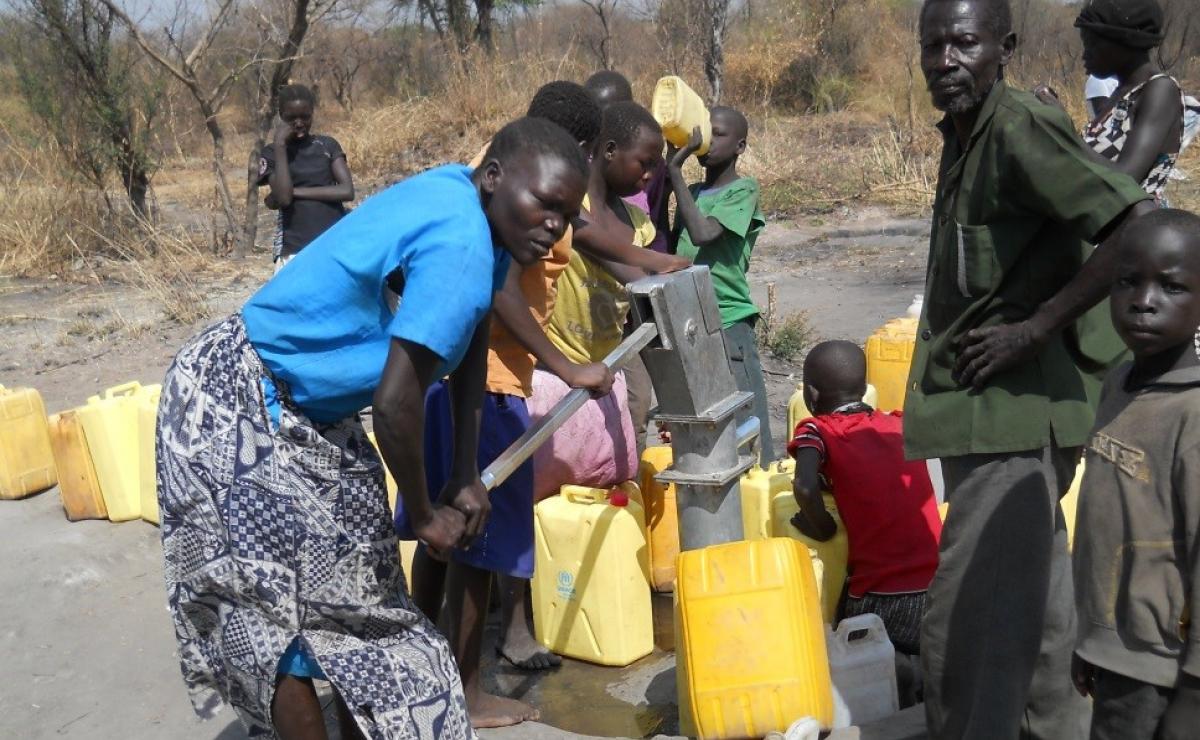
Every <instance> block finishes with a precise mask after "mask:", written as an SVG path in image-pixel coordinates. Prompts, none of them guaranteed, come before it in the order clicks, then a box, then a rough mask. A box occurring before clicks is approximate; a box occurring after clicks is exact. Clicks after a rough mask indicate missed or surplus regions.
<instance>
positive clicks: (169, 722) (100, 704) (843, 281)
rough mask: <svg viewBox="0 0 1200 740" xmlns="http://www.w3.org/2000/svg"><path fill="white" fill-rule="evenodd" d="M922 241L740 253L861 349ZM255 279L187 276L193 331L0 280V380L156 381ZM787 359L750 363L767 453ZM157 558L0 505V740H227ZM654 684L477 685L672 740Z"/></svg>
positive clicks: (874, 221)
mask: <svg viewBox="0 0 1200 740" xmlns="http://www.w3.org/2000/svg"><path fill="white" fill-rule="evenodd" d="M927 240H928V237H927V224H926V223H924V222H922V221H919V220H895V219H892V218H891V217H889V216H888V214H886V213H884V212H880V211H862V212H858V213H853V214H852V213H842V214H837V215H835V216H832V217H825V218H824V219H822V220H820V221H816V220H806V221H802V222H792V221H775V222H772V223H771V224H770V226H769V227H768V229H767V231H766V232H765V233H764V236H763V237H762V239H761V241H760V242H759V247H758V249H757V250H756V254H755V260H754V265H753V272H752V274H751V276H752V284H753V285H752V287H753V291H754V295H755V298H756V300H758V301H759V302H760V303H761V304H765V303H766V297H767V286H768V284H772V283H773V284H774V285H775V294H776V299H777V303H778V313H779V314H780V315H787V314H790V313H793V312H797V311H806V312H807V313H808V316H809V319H810V321H811V324H812V326H813V327H814V328H815V330H816V332H817V333H818V334H819V335H820V336H821V338H847V339H853V340H856V341H863V340H864V339H865V338H866V337H867V336H868V335H869V334H870V333H871V331H873V330H874V329H875V327H877V326H879V325H880V324H882V323H883V322H884V321H885V320H887V319H888V318H891V317H893V316H898V315H900V314H902V313H903V311H904V309H905V307H907V305H908V304H909V302H910V301H911V299H912V296H913V294H914V293H917V292H920V291H921V285H922V282H923V275H924V266H925V260H926V254H927ZM270 272H271V270H270V267H269V265H268V264H267V260H266V259H265V258H264V257H262V256H261V255H260V256H258V257H256V259H254V260H250V261H247V262H246V263H245V264H243V265H238V266H235V267H233V268H230V269H229V270H226V271H224V272H223V273H222V274H220V275H216V276H214V275H208V276H200V277H198V278H197V280H198V282H199V284H200V285H201V286H202V288H203V293H204V295H205V296H206V298H205V301H206V304H207V306H208V308H209V318H208V319H206V320H203V321H197V322H195V323H193V324H190V325H179V324H173V323H167V322H164V321H162V319H161V304H160V302H159V301H157V300H156V299H155V298H154V297H153V296H151V295H149V294H147V293H145V292H144V291H139V290H136V289H133V288H130V287H128V286H121V285H116V284H113V283H111V282H96V281H91V280H88V279H86V276H83V277H80V276H73V278H72V279H71V280H63V279H46V280H36V281H35V280H14V279H5V278H0V382H2V383H4V384H5V385H7V386H9V387H15V386H32V387H35V388H37V389H39V390H40V391H41V392H42V394H43V396H44V398H45V401H46V406H47V408H48V410H49V411H51V412H53V411H58V410H62V409H66V408H70V407H72V406H75V405H78V404H81V403H83V402H85V401H86V399H87V397H88V396H90V395H92V394H95V393H97V392H99V391H100V390H102V389H104V388H106V387H109V386H112V385H116V384H119V383H123V382H126V381H129V380H139V381H141V382H143V383H151V382H158V381H159V380H160V379H161V377H162V374H163V372H164V370H165V369H166V367H167V365H168V363H169V362H170V359H171V357H172V356H173V355H174V353H175V351H176V350H177V349H178V348H179V346H181V344H182V343H183V342H184V341H185V340H186V339H187V338H188V337H190V336H191V335H193V334H195V333H196V332H197V331H198V330H199V329H200V328H202V327H203V326H204V325H205V324H206V323H207V322H208V321H212V320H215V319H217V318H220V317H221V316H223V315H226V314H228V313H229V312H231V311H233V310H236V308H237V307H238V306H239V305H240V304H241V302H242V301H243V300H244V299H245V298H246V297H247V296H248V295H249V294H250V293H252V292H253V290H254V289H255V288H256V287H257V286H259V285H261V284H262V282H263V281H265V280H266V279H267V278H268V277H269V276H270ZM798 362H799V358H796V359H795V360H794V361H793V362H783V361H780V360H778V359H777V358H772V357H770V356H767V357H764V363H765V365H766V367H767V370H768V381H769V388H770V396H771V403H772V415H773V426H774V429H775V436H776V442H777V447H781V446H782V443H783V441H784V440H783V437H784V429H783V427H784V418H785V415H786V404H787V399H788V397H789V396H790V394H791V392H792V390H793V389H794V387H795V383H796V382H797V380H798V378H796V377H795V375H796V374H798V368H799V365H798ZM160 557H161V553H160V549H159V545H158V537H157V530H156V529H154V528H153V527H152V526H150V525H147V524H144V523H139V522H131V523H126V524H111V523H108V522H81V523H76V524H70V523H68V522H67V521H66V520H65V519H64V518H63V516H62V512H61V509H60V507H59V504H58V496H57V493H56V492H55V491H54V490H51V491H49V492H47V493H44V494H42V495H40V496H37V497H34V498H32V499H28V500H25V501H20V502H7V501H6V502H0V563H3V564H4V567H3V568H0V593H2V594H4V597H3V598H0V664H2V665H4V666H5V688H4V689H3V690H0V737H22V738H49V737H68V738H69V737H75V738H88V739H89V740H116V739H117V738H121V739H122V740H124V739H125V738H168V739H173V738H180V739H182V738H220V739H222V740H230V739H232V738H241V737H244V733H243V731H242V730H241V728H240V725H238V724H237V722H236V720H235V718H234V717H233V715H232V713H230V712H228V711H223V712H222V713H221V714H220V715H219V717H218V718H217V719H216V720H215V721H212V722H208V723H200V722H198V720H196V719H195V718H194V716H193V715H192V713H191V711H190V708H189V704H188V701H187V698H186V694H185V692H184V688H183V684H182V682H181V681H180V678H179V672H178V664H177V662H176V657H175V654H174V637H173V634H172V630H171V626H170V621H169V618H168V616H167V614H166V607H165V603H164V601H165V600H164V598H163V591H162V580H161V578H162V576H161V565H160V560H159V559H160ZM662 632H663V635H662V637H663V641H664V644H663V645H661V647H665V648H668V649H669V640H670V636H669V630H665V631H662ZM569 663H570V662H569ZM668 671H670V672H672V673H673V661H672V660H670V656H669V655H668V654H666V653H664V652H662V651H656V653H655V655H652V656H650V657H649V658H647V659H645V660H644V661H641V662H639V663H638V664H635V665H634V666H632V667H630V668H628V669H622V670H617V669H601V668H596V667H592V666H583V664H577V663H570V665H569V666H568V668H567V669H564V670H562V671H559V672H556V673H553V674H548V675H547V676H545V677H540V678H531V677H528V676H523V675H512V674H508V673H506V672H504V671H503V670H500V669H498V668H493V669H492V670H491V672H490V678H489V680H490V681H491V682H492V683H493V685H496V686H500V687H503V689H504V690H506V691H508V692H511V693H512V694H513V695H517V696H527V697H529V698H530V699H535V700H537V701H538V703H539V704H541V705H542V706H543V707H544V712H543V720H544V721H545V722H546V723H547V724H548V725H552V726H558V727H563V728H567V729H571V730H574V731H576V732H588V733H590V734H614V735H615V734H625V735H635V736H639V737H640V736H644V735H650V734H654V733H657V732H672V731H674V730H675V727H674V723H673V719H672V718H671V717H670V714H671V712H672V711H673V701H674V695H673V694H674V686H673V675H670V674H668ZM589 706H590V707H592V710H593V711H592V713H591V714H588V712H587V711H586V708H587V707H589ZM581 707H582V708H581ZM626 708H627V709H626ZM602 730H603V731H606V732H602ZM543 732H546V733H549V734H542V733H543ZM537 734H538V736H551V735H553V732H551V731H549V730H544V729H543V730H539V731H538V733H537ZM533 735H534V733H533V732H532V731H531V732H530V733H529V734H528V735H522V736H533ZM506 736H507V737H515V736H516V735H512V734H508V735H506Z"/></svg>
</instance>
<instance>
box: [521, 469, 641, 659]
mask: <svg viewBox="0 0 1200 740" xmlns="http://www.w3.org/2000/svg"><path fill="white" fill-rule="evenodd" d="M533 531H534V553H535V554H534V570H533V586H532V594H533V624H534V632H535V634H536V636H537V639H538V642H540V643H542V644H543V645H545V646H546V647H547V648H548V649H550V650H552V651H554V652H555V653H558V654H560V655H565V656H567V657H570V658H577V659H579V660H586V661H588V662H591V663H599V664H601V665H612V666H625V665H629V664H630V663H632V662H634V661H635V660H637V659H638V658H642V657H645V656H646V655H649V654H650V652H651V651H652V650H653V649H654V624H653V618H652V615H651V611H650V577H649V567H650V563H649V557H648V553H647V552H646V519H645V514H644V513H643V511H642V507H641V506H639V505H638V503H637V502H636V501H634V500H631V499H630V498H629V496H628V494H626V493H625V492H623V491H619V490H615V491H613V492H612V493H609V492H608V491H605V490H603V489H597V488H584V487H582V486H563V488H562V491H561V493H560V494H559V495H558V496H551V497H550V498H548V499H546V500H544V501H542V502H541V503H539V504H538V505H537V506H536V507H534V519H533Z"/></svg>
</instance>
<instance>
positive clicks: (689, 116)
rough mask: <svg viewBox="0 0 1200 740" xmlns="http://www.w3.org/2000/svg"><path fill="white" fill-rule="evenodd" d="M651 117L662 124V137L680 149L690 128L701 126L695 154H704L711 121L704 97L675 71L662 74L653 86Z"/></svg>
mask: <svg viewBox="0 0 1200 740" xmlns="http://www.w3.org/2000/svg"><path fill="white" fill-rule="evenodd" d="M650 112H651V113H652V114H654V120H656V121H658V125H660V126H662V132H663V138H664V139H666V140H667V141H668V142H670V143H671V145H672V146H675V147H677V148H679V149H682V148H684V147H685V146H687V143H688V139H689V138H690V137H691V135H692V129H694V128H696V127H697V126H699V127H700V137H701V140H702V141H701V144H700V148H699V149H697V150H696V154H697V155H700V154H705V153H706V152H708V147H709V146H711V145H712V121H710V120H709V115H708V108H706V107H704V101H703V100H701V99H700V96H699V95H697V94H696V92H695V91H694V90H692V88H690V87H688V85H687V83H686V82H684V81H683V80H682V79H680V78H678V77H675V76H674V75H671V76H668V77H663V78H662V79H660V80H659V81H658V84H657V85H655V86H654V97H653V98H652V100H651V102H650Z"/></svg>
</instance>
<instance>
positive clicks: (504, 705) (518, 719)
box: [467, 691, 542, 730]
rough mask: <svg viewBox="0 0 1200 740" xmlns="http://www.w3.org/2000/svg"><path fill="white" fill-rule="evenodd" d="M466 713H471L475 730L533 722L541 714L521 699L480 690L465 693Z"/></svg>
mask: <svg viewBox="0 0 1200 740" xmlns="http://www.w3.org/2000/svg"><path fill="white" fill-rule="evenodd" d="M467 714H469V715H471V726H472V727H474V728H475V729H477V730H482V729H484V728H487V727H508V726H509V725H519V724H521V723H522V722H533V721H536V720H537V719H538V718H539V717H541V716H542V715H541V713H540V712H538V710H537V709H535V708H533V707H532V706H530V705H528V704H526V703H525V702H523V701H517V700H516V699H507V698H505V697H503V696H493V695H492V694H487V693H484V692H482V691H480V692H478V693H476V694H474V695H470V694H468V695H467Z"/></svg>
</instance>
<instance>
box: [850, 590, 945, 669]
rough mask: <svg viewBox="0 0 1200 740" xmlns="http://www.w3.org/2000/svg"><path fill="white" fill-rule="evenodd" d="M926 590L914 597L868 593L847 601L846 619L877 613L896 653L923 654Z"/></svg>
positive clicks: (851, 597) (913, 595) (914, 594)
mask: <svg viewBox="0 0 1200 740" xmlns="http://www.w3.org/2000/svg"><path fill="white" fill-rule="evenodd" d="M925 599H926V594H925V592H924V591H920V592H918V593H911V594H865V595H864V596H863V597H862V598H861V599H856V598H854V597H853V596H849V597H847V598H846V616H847V617H857V616H858V615H859V614H878V615H879V618H880V619H882V620H883V626H884V628H885V629H886V630H887V633H888V639H889V640H891V641H892V645H893V646H895V648H896V652H898V653H904V654H905V655H920V654H921V618H922V617H924V616H925Z"/></svg>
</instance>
